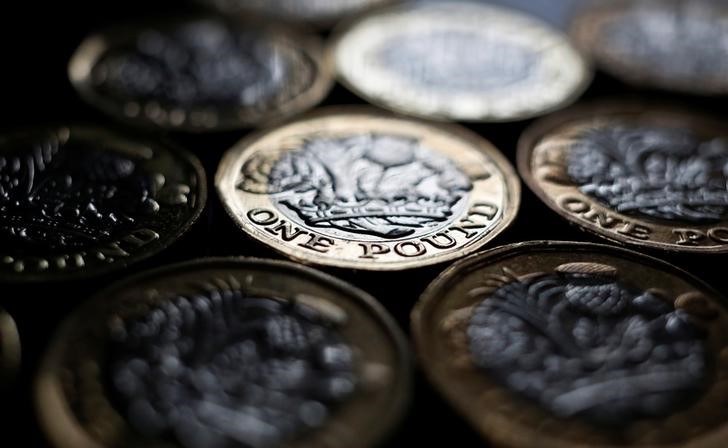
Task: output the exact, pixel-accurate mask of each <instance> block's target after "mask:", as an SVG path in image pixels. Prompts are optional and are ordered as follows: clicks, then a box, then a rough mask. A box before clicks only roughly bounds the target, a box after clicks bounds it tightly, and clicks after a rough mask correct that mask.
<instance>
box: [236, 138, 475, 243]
mask: <svg viewBox="0 0 728 448" xmlns="http://www.w3.org/2000/svg"><path fill="white" fill-rule="evenodd" d="M267 166H270V172H269V173H268V174H267V176H264V177H265V178H266V179H267V189H268V193H269V194H271V195H272V196H273V198H274V199H275V201H276V202H277V204H278V205H279V207H281V208H283V209H288V210H290V211H291V212H293V213H294V214H295V216H296V217H298V219H300V220H302V221H303V222H304V223H305V224H306V225H308V226H312V227H319V228H332V229H337V230H340V231H344V232H347V233H356V234H369V235H373V236H377V237H381V238H400V237H405V236H409V235H411V234H413V233H415V232H416V231H417V230H419V229H428V228H432V227H434V226H437V225H440V224H442V223H445V222H447V221H448V220H450V219H452V218H453V209H454V207H455V206H456V205H457V204H458V203H459V202H460V201H461V200H462V199H463V198H464V197H465V196H466V195H467V193H468V192H469V191H470V190H471V189H472V183H471V181H470V179H469V178H468V176H467V175H465V174H464V173H463V172H462V171H461V170H460V169H459V168H458V167H456V166H455V164H454V163H453V162H452V161H450V160H449V159H447V158H446V157H444V156H441V155H439V154H437V153H435V152H434V151H433V150H430V149H428V148H426V147H424V146H422V145H421V144H420V142H418V141H417V140H414V139H408V138H404V137H397V136H389V135H376V134H364V135H357V136H352V137H344V138H318V139H310V140H307V141H304V142H303V144H302V145H301V146H300V147H299V148H297V149H294V150H291V151H287V152H285V153H283V154H282V155H281V156H280V158H279V159H278V160H277V161H276V163H275V164H272V166H271V164H267V163H251V164H249V165H248V164H246V166H244V167H243V170H244V173H243V181H242V183H241V184H240V185H239V187H240V188H244V189H246V188H247V189H248V191H256V192H259V191H260V188H259V186H260V184H259V183H255V182H247V183H246V179H255V178H256V177H257V178H259V179H260V178H261V176H260V174H258V175H256V174H255V173H249V174H248V173H245V170H246V169H254V168H265V167H267ZM256 185H257V186H258V188H256Z"/></svg>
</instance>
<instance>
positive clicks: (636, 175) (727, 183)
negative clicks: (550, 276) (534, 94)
mask: <svg viewBox="0 0 728 448" xmlns="http://www.w3.org/2000/svg"><path fill="white" fill-rule="evenodd" d="M519 146H520V147H519V154H518V157H519V169H520V171H521V175H522V176H523V177H524V179H525V180H526V182H527V183H528V184H529V186H530V187H531V189H533V191H534V192H535V193H536V194H537V195H538V196H539V197H540V198H541V199H542V200H543V201H544V202H545V203H546V204H548V205H549V207H551V208H552V209H554V210H555V211H556V212H558V213H559V214H560V215H562V216H564V217H566V218H567V219H569V220H570V221H572V222H574V223H576V224H577V225H579V226H580V227H582V228H584V229H586V230H588V231H591V232H595V233H597V234H598V235H600V236H602V237H605V238H608V239H611V240H614V241H618V242H621V243H628V244H633V245H637V246H647V247H654V248H659V249H665V250H672V251H689V252H706V253H707V252H726V251H728V133H726V129H725V125H724V124H723V123H722V122H721V121H718V120H711V119H709V118H705V117H703V116H701V115H698V114H693V113H690V112H686V111H681V110H678V109H670V108H667V107H656V106H650V105H637V104H634V105H627V104H623V105H620V104H613V105H608V106H607V105H604V106H599V105H597V106H593V107H586V108H576V109H574V110H571V111H568V112H564V113H562V114H560V115H557V116H555V117H552V118H548V119H545V120H544V121H542V122H541V123H537V124H536V125H534V126H533V127H532V128H531V129H530V130H528V131H526V133H525V134H524V136H523V137H522V139H521V142H520V144H519Z"/></svg>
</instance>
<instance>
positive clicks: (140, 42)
mask: <svg viewBox="0 0 728 448" xmlns="http://www.w3.org/2000/svg"><path fill="white" fill-rule="evenodd" d="M321 53H322V49H321V45H320V42H319V41H318V39H317V38H314V37H312V36H307V35H303V34H299V33H297V32H294V31H291V30H289V29H287V28H279V27H276V26H273V25H268V24H265V23H264V22H260V21H258V22H252V21H250V22H242V23H237V24H232V23H230V22H226V21H223V20H222V19H218V18H212V17H205V16H203V17H196V18H185V19H179V20H176V21H169V22H163V23H156V24H148V25H145V26H137V27H128V28H119V29H115V30H109V31H107V32H105V33H103V34H98V35H93V36H91V37H88V38H87V39H86V40H85V41H84V42H83V43H82V44H81V46H80V47H79V49H78V50H77V51H76V53H75V55H74V56H73V58H72V59H71V63H70V65H69V75H70V78H71V81H72V82H73V84H74V86H75V87H76V89H77V90H78V92H79V93H80V94H81V96H82V97H83V98H84V99H86V100H87V101H88V102H90V103H92V104H93V105H95V106H96V107H98V108H100V109H101V110H103V111H105V112H107V113H109V114H111V115H112V116H114V117H116V118H119V119H123V120H126V121H128V122H132V123H134V124H140V125H148V126H157V127H162V128H167V129H180V130H185V131H210V130H224V129H233V128H241V127H249V126H255V125H258V124H260V123H263V122H266V121H270V120H275V119H280V118H282V117H286V116H289V115H293V114H296V113H299V112H301V111H303V110H305V109H308V108H310V107H312V106H314V105H316V104H317V103H318V102H319V101H321V100H322V99H323V97H324V96H325V95H326V93H327V92H328V90H329V88H330V86H331V83H332V78H333V76H332V73H331V70H329V69H328V68H327V66H325V65H324V64H323V63H322V59H321V57H322V54H321Z"/></svg>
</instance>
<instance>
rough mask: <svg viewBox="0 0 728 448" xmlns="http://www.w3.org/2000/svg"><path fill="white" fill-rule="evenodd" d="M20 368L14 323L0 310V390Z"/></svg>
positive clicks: (17, 337)
mask: <svg viewBox="0 0 728 448" xmlns="http://www.w3.org/2000/svg"><path fill="white" fill-rule="evenodd" d="M19 367H20V336H19V335H18V328H17V327H16V326H15V321H14V320H13V318H12V317H11V316H10V314H8V313H6V312H5V311H4V310H3V309H2V308H0V390H2V388H4V387H7V386H8V385H9V384H10V383H11V381H12V380H13V378H14V377H15V375H16V374H17V372H18V369H19Z"/></svg>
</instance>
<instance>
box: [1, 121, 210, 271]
mask: <svg viewBox="0 0 728 448" xmlns="http://www.w3.org/2000/svg"><path fill="white" fill-rule="evenodd" d="M205 182H206V181H205V173H204V171H203V169H202V166H201V165H200V162H199V161H198V160H197V159H196V158H195V157H194V156H192V155H191V154H189V153H187V152H181V151H177V150H173V149H171V148H168V147H166V146H165V145H162V144H157V143H152V142H148V141H145V140H137V139H132V138H126V137H122V136H120V135H117V134H115V133H113V132H111V131H106V130H103V129H100V128H92V127H71V128H69V127H55V128H50V127H49V128H38V129H34V130H27V131H19V132H17V133H15V134H11V135H5V136H2V137H0V242H1V244H0V247H1V249H0V279H2V280H3V281H11V282H30V281H60V280H67V279H74V278H78V277H85V276H90V275H96V274H101V273H105V272H108V271H111V270H115V269H121V268H123V267H125V266H127V265H129V264H130V263H133V262H136V261H138V260H141V259H143V258H146V257H149V256H151V255H153V254H155V253H157V252H159V251H161V250H162V249H164V248H165V247H167V246H169V245H170V244H171V243H172V242H174V241H175V240H176V239H177V238H179V237H180V236H181V235H182V234H183V233H184V232H185V231H186V230H187V229H188V228H189V227H190V226H191V225H192V223H193V222H194V221H195V220H196V219H197V217H198V216H199V215H200V213H201V212H202V209H203V207H204V204H205V199H206V195H207V190H206V185H205Z"/></svg>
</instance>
